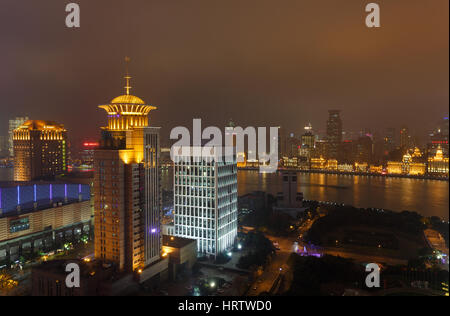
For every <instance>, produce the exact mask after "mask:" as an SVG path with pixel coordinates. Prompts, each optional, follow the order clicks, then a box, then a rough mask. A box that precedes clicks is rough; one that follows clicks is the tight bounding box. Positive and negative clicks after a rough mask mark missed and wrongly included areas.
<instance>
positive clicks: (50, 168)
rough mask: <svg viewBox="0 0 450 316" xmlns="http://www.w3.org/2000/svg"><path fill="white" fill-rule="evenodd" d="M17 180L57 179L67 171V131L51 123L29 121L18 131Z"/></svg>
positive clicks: (16, 134) (15, 177)
mask: <svg viewBox="0 0 450 316" xmlns="http://www.w3.org/2000/svg"><path fill="white" fill-rule="evenodd" d="M13 141H14V180H15V181H31V180H38V179H45V178H53V177H55V176H57V175H61V174H63V173H65V172H66V171H67V131H66V129H65V128H64V125H62V124H58V123H55V122H51V121H26V122H25V123H24V124H23V125H21V126H20V127H18V128H17V129H15V130H14V134H13Z"/></svg>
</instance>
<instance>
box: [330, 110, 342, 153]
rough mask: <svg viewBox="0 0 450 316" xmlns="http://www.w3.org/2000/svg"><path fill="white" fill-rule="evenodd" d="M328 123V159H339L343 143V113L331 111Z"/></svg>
mask: <svg viewBox="0 0 450 316" xmlns="http://www.w3.org/2000/svg"><path fill="white" fill-rule="evenodd" d="M328 113H329V116H328V121H327V140H328V150H327V158H332V159H339V158H340V157H339V153H340V146H341V143H342V120H341V111H339V110H329V111H328Z"/></svg>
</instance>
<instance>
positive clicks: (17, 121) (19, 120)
mask: <svg viewBox="0 0 450 316" xmlns="http://www.w3.org/2000/svg"><path fill="white" fill-rule="evenodd" d="M26 121H28V117H27V116H24V117H16V118H13V119H11V120H9V129H8V135H9V147H8V148H9V156H10V157H14V141H13V136H14V130H16V129H17V128H19V127H20V126H21V125H22V124H23V123H25V122H26Z"/></svg>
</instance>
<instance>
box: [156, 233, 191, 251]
mask: <svg viewBox="0 0 450 316" xmlns="http://www.w3.org/2000/svg"><path fill="white" fill-rule="evenodd" d="M195 242H196V240H195V239H187V238H182V237H175V236H169V235H163V246H165V247H171V248H183V247H186V246H187V245H189V244H191V243H195Z"/></svg>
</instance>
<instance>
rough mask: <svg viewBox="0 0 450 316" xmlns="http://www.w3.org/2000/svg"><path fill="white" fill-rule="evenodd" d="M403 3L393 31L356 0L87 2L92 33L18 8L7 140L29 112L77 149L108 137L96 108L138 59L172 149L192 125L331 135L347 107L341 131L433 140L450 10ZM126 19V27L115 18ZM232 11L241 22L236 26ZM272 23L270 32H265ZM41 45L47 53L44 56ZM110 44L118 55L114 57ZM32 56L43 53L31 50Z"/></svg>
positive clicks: (139, 91)
mask: <svg viewBox="0 0 450 316" xmlns="http://www.w3.org/2000/svg"><path fill="white" fill-rule="evenodd" d="M405 3H406V2H396V3H395V4H394V3H389V2H387V1H382V3H381V5H382V6H383V12H386V13H385V14H384V15H383V27H382V28H381V29H379V30H368V29H367V28H366V27H365V25H364V23H363V18H364V16H365V15H364V10H363V9H364V8H363V5H362V4H361V3H359V2H357V1H350V2H346V3H345V4H340V5H339V10H338V8H337V5H336V4H334V3H332V2H329V1H322V2H321V3H320V4H299V3H294V2H291V1H288V2H286V3H285V5H284V6H281V7H278V10H277V11H276V12H275V13H274V12H271V11H273V10H271V9H273V7H272V6H271V5H270V4H269V3H267V2H258V4H259V5H258V6H257V7H254V6H252V4H251V3H248V4H236V3H230V4H221V6H220V7H218V8H216V9H214V8H213V7H211V4H207V3H205V2H203V1H198V2H197V3H195V4H193V5H189V8H187V7H186V5H184V4H178V5H176V7H174V6H172V5H170V4H160V3H158V4H155V3H154V2H146V3H145V4H142V3H139V4H140V6H137V5H136V4H137V1H132V2H129V3H127V10H124V8H123V7H122V6H114V7H106V11H104V9H105V8H104V6H103V5H102V4H103V3H101V1H100V2H96V3H95V4H93V3H88V2H86V1H80V2H79V4H80V6H81V8H82V12H81V15H82V26H81V28H80V29H78V30H69V29H67V28H65V26H64V25H63V23H62V22H63V17H64V16H65V14H64V6H63V5H54V4H39V6H35V4H30V5H29V11H28V12H26V13H25V15H26V17H27V18H28V19H23V18H21V19H15V17H17V15H18V14H19V12H21V13H22V11H20V7H19V6H18V5H16V4H14V3H12V2H10V3H8V5H9V10H8V16H4V15H3V13H2V15H1V21H2V22H0V23H2V24H4V23H5V25H6V24H8V23H9V24H10V25H12V26H13V27H14V28H16V29H17V31H18V34H20V36H14V37H11V36H10V35H9V34H5V36H4V41H5V48H4V50H3V51H2V54H4V57H5V58H2V59H1V60H2V62H1V63H2V67H3V69H5V74H6V76H4V77H3V80H4V82H3V84H2V86H3V89H4V96H5V97H4V98H3V102H2V104H1V105H0V117H1V119H0V126H2V128H1V130H0V134H6V132H7V131H6V128H5V127H4V126H6V125H7V120H8V119H9V118H12V117H14V116H19V115H24V114H26V115H28V116H29V117H30V118H33V119H43V118H44V119H50V120H54V121H58V122H61V123H63V124H64V125H65V126H66V128H67V129H68V130H71V131H74V132H73V134H71V135H70V137H71V141H72V142H73V143H75V142H81V141H82V140H84V139H93V140H97V139H98V138H99V135H98V133H97V129H96V127H97V126H99V125H102V124H103V122H104V118H103V116H102V113H101V111H99V110H97V109H96V107H95V105H96V104H100V103H101V102H103V101H104V96H106V95H115V94H118V93H119V92H120V91H122V86H123V81H122V80H121V77H122V75H123V73H124V66H123V57H124V56H130V57H131V65H130V71H131V73H132V74H133V76H134V78H135V79H136V80H135V82H136V83H135V85H134V86H133V90H132V93H135V94H136V95H139V96H140V97H142V98H143V99H144V100H145V101H146V102H148V103H150V104H152V105H155V106H158V108H159V111H158V113H156V114H155V115H154V117H153V119H152V122H151V124H152V125H153V126H162V127H163V129H162V140H163V141H166V140H167V139H168V137H167V135H168V133H169V132H170V129H171V128H173V127H174V126H178V125H183V126H186V125H187V126H189V122H190V120H191V119H192V118H193V117H199V118H202V119H203V120H204V121H205V123H206V124H208V125H217V126H224V125H225V124H226V122H227V120H229V119H233V120H234V121H235V122H236V124H237V125H243V126H248V125H255V126H260V125H267V126H268V125H274V124H276V125H282V126H283V127H285V128H286V130H287V131H289V132H297V133H299V132H301V130H302V127H303V126H304V125H305V124H306V123H308V122H311V123H312V125H313V126H315V127H316V128H317V129H320V130H325V126H326V120H325V119H324V117H325V116H326V115H327V112H328V110H329V109H340V110H341V111H342V120H343V122H344V130H353V131H356V130H359V129H362V128H365V127H367V128H369V129H372V130H377V129H386V128H389V127H397V126H398V125H408V126H409V128H410V130H411V132H412V134H416V135H418V136H421V137H425V136H426V133H427V132H428V131H429V130H430V129H433V128H434V126H435V125H436V123H437V122H438V121H439V120H440V119H441V118H442V117H443V116H447V114H448V58H447V56H448V42H447V40H446V39H447V38H448V29H447V28H446V27H443V25H444V24H446V22H447V21H448V2H446V1H434V2H433V3H426V4H424V3H422V2H420V1H408V5H406V4H405ZM324 4H326V5H324ZM214 6H215V7H216V6H217V4H214ZM319 6H320V8H319ZM232 8H234V10H236V11H233V10H231V9H232ZM250 8H252V11H251V10H250ZM138 10H139V11H138ZM119 12H120V15H121V19H120V23H118V22H115V20H114V19H111V18H109V17H110V16H117V14H119ZM235 12H239V13H240V15H238V17H236V19H237V22H236V23H235V24H236V25H234V24H230V23H228V17H229V15H230V14H233V13H235ZM250 12H252V13H253V14H252V15H250V14H249V13H250ZM36 13H37V14H36ZM190 13H192V14H195V16H196V19H195V20H193V21H191V19H190V18H189V14H190ZM267 16H270V17H271V20H272V21H273V23H272V24H269V25H265V24H264V23H262V21H263V20H264V19H265V18H266V17H267ZM311 16H314V17H321V18H320V19H318V18H314V19H313V18H311ZM331 16H332V17H333V19H331V18H330V17H331ZM132 17H133V18H136V20H133V19H132ZM138 18H139V26H138V23H137V19H138ZM11 19H14V20H13V21H12V20H11ZM418 19H420V20H426V21H428V23H425V24H424V23H420V24H419V23H415V20H418ZM19 20H20V24H19ZM44 20H45V21H47V22H46V23H44V22H43V21H44ZM205 23H209V28H206V29H205V28H204V27H203V26H204V24H205ZM295 23H297V24H295ZM34 25H35V26H34ZM255 25H258V28H255ZM31 26H33V28H32V27H31ZM105 28H107V29H108V32H105ZM2 29H5V28H3V27H2ZM333 29H339V30H341V31H340V32H337V31H333ZM144 30H145V31H144ZM238 31H239V32H238ZM405 31H408V32H407V33H405ZM163 33H164V34H166V35H167V37H166V36H161V34H163ZM105 34H106V35H105ZM237 34H238V35H237ZM330 34H333V36H334V38H333V39H330V38H329V36H330ZM405 34H406V35H405ZM38 35H39V36H38ZM33 38H40V39H41V40H40V41H36V40H33ZM168 38H170V40H168ZM18 39H20V41H18ZM97 39H99V40H97ZM42 43H48V44H49V45H48V46H46V48H45V49H44V50H43V51H42ZM117 43H120V45H115V44H117ZM108 47H117V48H115V49H113V50H110V51H109V52H108V54H104V52H105V50H106V49H108ZM344 47H345V48H344ZM24 48H25V49H26V50H27V51H31V52H35V54H33V55H29V54H28V55H24V54H23V53H20V52H21V51H22V52H23V51H24ZM406 52H407V53H406ZM69 54H70V56H72V57H71V58H66V56H69ZM8 56H14V58H8ZM344 74H345V76H344ZM24 90H26V91H27V93H26V94H24V93H23V91H24ZM412 91H414V92H413V93H412ZM261 109H264V111H261ZM279 109H282V111H279ZM16 111H17V113H15V112H16ZM68 111H70V113H71V115H70V117H68V116H67V112H68ZM81 124H83V125H82V128H80V127H81Z"/></svg>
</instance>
